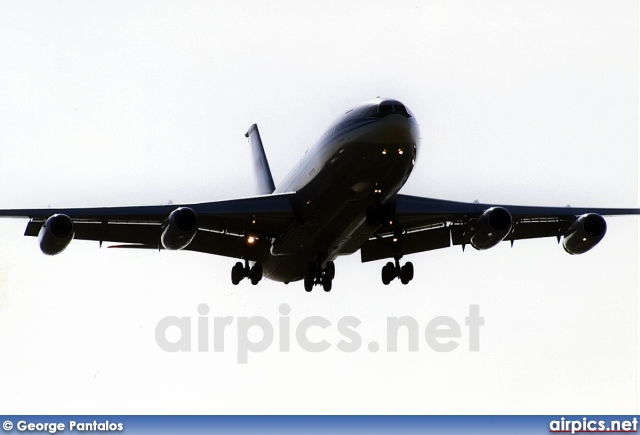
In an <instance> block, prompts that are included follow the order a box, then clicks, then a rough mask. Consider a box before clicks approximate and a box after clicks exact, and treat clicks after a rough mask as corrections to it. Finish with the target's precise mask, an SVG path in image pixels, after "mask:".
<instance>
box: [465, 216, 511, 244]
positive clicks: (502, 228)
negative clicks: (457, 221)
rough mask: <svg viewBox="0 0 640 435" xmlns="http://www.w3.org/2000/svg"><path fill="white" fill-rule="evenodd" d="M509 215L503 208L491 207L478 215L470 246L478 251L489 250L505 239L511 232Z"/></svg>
mask: <svg viewBox="0 0 640 435" xmlns="http://www.w3.org/2000/svg"><path fill="white" fill-rule="evenodd" d="M511 222H512V218H511V213H509V210H507V209H506V208H503V207H491V208H488V209H486V210H485V211H484V212H482V214H481V215H480V218H479V219H478V224H477V226H476V227H475V229H474V231H473V235H472V236H471V246H473V247H474V248H476V249H478V250H483V249H489V248H492V247H494V246H495V245H497V244H498V243H500V242H501V241H503V240H504V238H505V237H507V234H509V231H510V230H511Z"/></svg>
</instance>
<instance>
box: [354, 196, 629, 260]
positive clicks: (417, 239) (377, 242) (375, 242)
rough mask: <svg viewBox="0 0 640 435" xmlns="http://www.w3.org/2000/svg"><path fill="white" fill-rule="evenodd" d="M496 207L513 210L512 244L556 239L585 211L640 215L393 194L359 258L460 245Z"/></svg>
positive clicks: (614, 211) (615, 212)
mask: <svg viewBox="0 0 640 435" xmlns="http://www.w3.org/2000/svg"><path fill="white" fill-rule="evenodd" d="M495 207H500V208H504V209H506V210H508V212H509V214H510V215H511V218H512V221H511V225H510V228H509V230H508V232H507V233H506V235H505V236H504V238H503V239H501V240H504V241H510V242H511V243H513V242H514V241H516V240H523V239H534V238H542V237H556V238H557V239H558V241H560V239H561V238H562V237H564V236H566V235H567V234H568V232H569V231H570V229H571V228H572V225H573V224H574V222H576V220H577V219H578V218H579V217H580V216H582V215H586V214H597V215H602V216H615V215H633V214H640V209H613V208H572V207H529V206H517V205H495V204H480V203H465V202H456V201H445V200H439V199H432V198H423V197H416V196H408V195H397V197H396V202H395V214H394V219H393V221H392V222H391V224H385V225H382V226H381V227H380V228H379V229H378V231H376V233H375V234H374V235H373V236H372V237H371V238H369V240H367V241H366V242H365V243H364V244H363V245H362V246H361V248H360V252H361V259H362V261H363V262H367V261H374V260H379V259H383V258H393V257H399V256H402V255H406V254H413V253H416V252H423V251H429V250H434V249H441V248H448V247H450V246H452V245H462V246H463V247H464V246H465V245H467V244H471V243H470V242H471V237H472V236H473V234H474V229H475V228H476V226H477V223H478V220H479V218H480V216H481V215H482V214H483V213H484V212H485V211H486V210H489V209H491V208H495ZM596 243H597V242H596Z"/></svg>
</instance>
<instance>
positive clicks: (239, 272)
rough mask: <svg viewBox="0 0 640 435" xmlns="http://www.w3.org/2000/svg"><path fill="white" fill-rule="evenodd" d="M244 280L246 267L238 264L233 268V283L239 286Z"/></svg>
mask: <svg viewBox="0 0 640 435" xmlns="http://www.w3.org/2000/svg"><path fill="white" fill-rule="evenodd" d="M242 278H244V266H243V265H242V263H240V262H238V263H236V264H235V266H233V267H232V268H231V282H232V283H233V285H238V284H239V283H240V281H242Z"/></svg>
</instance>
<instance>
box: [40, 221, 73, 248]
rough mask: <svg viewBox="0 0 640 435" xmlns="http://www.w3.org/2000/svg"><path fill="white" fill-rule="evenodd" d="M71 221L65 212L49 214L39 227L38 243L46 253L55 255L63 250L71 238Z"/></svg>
mask: <svg viewBox="0 0 640 435" xmlns="http://www.w3.org/2000/svg"><path fill="white" fill-rule="evenodd" d="M73 234H74V232H73V221H72V220H71V218H70V217H69V216H67V215H66V214H54V215H53V216H50V217H49V218H48V219H47V220H46V221H45V222H44V224H43V225H42V228H40V232H39V233H38V243H39V244H40V250H41V251H42V252H43V253H45V254H47V255H56V254H59V253H61V252H62V251H64V250H65V248H66V247H67V246H69V243H71V240H72V239H73Z"/></svg>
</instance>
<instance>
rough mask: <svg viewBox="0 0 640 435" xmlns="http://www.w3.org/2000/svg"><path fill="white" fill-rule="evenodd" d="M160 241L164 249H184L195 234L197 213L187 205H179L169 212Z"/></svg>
mask: <svg viewBox="0 0 640 435" xmlns="http://www.w3.org/2000/svg"><path fill="white" fill-rule="evenodd" d="M163 227H164V229H163V230H162V236H161V237H160V241H161V242H162V246H164V248H165V249H169V250H176V249H184V248H186V247H187V246H188V245H189V243H191V241H192V240H193V238H194V237H195V236H196V231H197V230H198V215H197V213H196V212H195V211H193V210H192V209H190V208H189V207H179V208H177V209H175V210H174V211H172V212H171V214H170V215H169V217H168V218H167V220H166V221H165V223H164V225H163Z"/></svg>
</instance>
